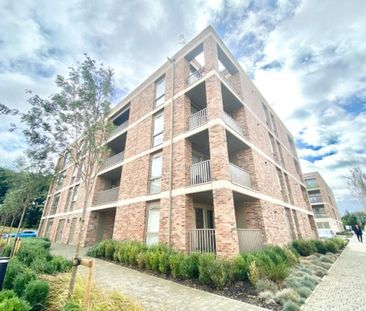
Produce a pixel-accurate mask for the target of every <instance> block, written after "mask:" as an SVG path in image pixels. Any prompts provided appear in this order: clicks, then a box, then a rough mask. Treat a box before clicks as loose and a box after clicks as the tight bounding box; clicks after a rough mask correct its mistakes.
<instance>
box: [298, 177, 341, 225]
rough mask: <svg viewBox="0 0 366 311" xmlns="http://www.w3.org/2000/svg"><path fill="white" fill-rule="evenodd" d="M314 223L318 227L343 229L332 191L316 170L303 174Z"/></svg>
mask: <svg viewBox="0 0 366 311" xmlns="http://www.w3.org/2000/svg"><path fill="white" fill-rule="evenodd" d="M304 178H305V182H306V187H307V189H308V194H309V199H310V203H311V207H312V209H313V213H314V218H315V223H316V226H317V228H318V229H332V230H333V231H334V232H341V231H343V230H344V228H343V223H342V219H341V216H340V215H339V211H338V208H337V204H336V201H335V198H334V194H333V191H332V190H331V189H330V188H329V186H328V185H327V183H326V182H325V180H324V179H323V177H322V176H321V175H320V174H319V173H318V172H311V173H306V174H304Z"/></svg>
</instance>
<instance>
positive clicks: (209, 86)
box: [205, 76, 224, 120]
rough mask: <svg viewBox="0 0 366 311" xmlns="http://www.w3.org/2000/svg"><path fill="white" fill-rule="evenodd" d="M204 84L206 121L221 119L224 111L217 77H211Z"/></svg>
mask: <svg viewBox="0 0 366 311" xmlns="http://www.w3.org/2000/svg"><path fill="white" fill-rule="evenodd" d="M205 83H206V101H207V113H208V119H209V120H213V119H215V118H221V117H222V114H223V111H224V105H223V102H222V94H221V82H220V80H219V78H218V77H216V76H212V77H210V78H208V79H206V82H205Z"/></svg>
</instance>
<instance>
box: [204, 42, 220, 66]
mask: <svg viewBox="0 0 366 311" xmlns="http://www.w3.org/2000/svg"><path fill="white" fill-rule="evenodd" d="M203 54H204V57H205V71H206V72H209V71H210V70H212V69H215V70H216V71H219V59H218V55H217V43H216V41H215V39H214V38H213V37H212V36H210V37H208V38H207V39H205V40H204V41H203Z"/></svg>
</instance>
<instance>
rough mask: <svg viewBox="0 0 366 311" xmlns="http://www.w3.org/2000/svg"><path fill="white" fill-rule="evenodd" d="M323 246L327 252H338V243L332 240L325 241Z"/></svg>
mask: <svg viewBox="0 0 366 311" xmlns="http://www.w3.org/2000/svg"><path fill="white" fill-rule="evenodd" d="M325 246H326V248H327V250H328V252H332V253H336V252H338V245H337V244H336V243H335V242H334V241H331V240H327V241H325Z"/></svg>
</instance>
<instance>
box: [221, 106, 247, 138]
mask: <svg viewBox="0 0 366 311" xmlns="http://www.w3.org/2000/svg"><path fill="white" fill-rule="evenodd" d="M223 119H224V121H225V123H226V124H227V125H228V126H230V127H231V128H232V129H233V130H234V131H235V132H237V133H239V134H240V135H241V136H244V131H243V128H242V127H241V126H240V125H239V124H238V122H236V121H235V120H234V119H233V118H232V117H230V116H229V115H228V114H227V113H226V112H224V116H223Z"/></svg>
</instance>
